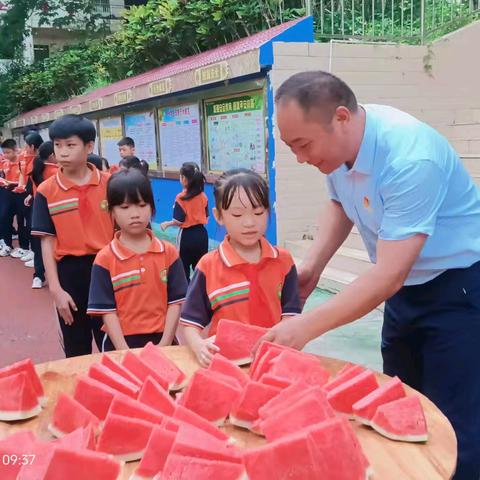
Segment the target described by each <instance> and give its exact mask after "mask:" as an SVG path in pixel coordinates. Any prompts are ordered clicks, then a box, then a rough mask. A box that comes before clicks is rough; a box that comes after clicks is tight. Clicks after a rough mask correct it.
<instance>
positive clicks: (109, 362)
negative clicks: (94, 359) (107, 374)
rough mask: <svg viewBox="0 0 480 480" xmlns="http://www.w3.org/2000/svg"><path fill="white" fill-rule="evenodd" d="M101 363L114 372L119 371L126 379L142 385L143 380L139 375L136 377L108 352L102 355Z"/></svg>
mask: <svg viewBox="0 0 480 480" xmlns="http://www.w3.org/2000/svg"><path fill="white" fill-rule="evenodd" d="M100 364H101V365H104V366H105V367H107V368H109V369H110V370H112V371H113V372H115V373H118V375H121V376H122V377H123V378H124V379H125V380H128V381H129V382H130V383H134V384H135V385H138V386H139V387H141V386H142V381H141V380H140V379H139V378H138V377H136V376H135V375H134V374H133V373H131V372H130V371H129V370H127V369H126V368H125V367H124V366H123V365H121V364H120V363H118V362H116V361H115V360H113V359H112V358H110V357H109V356H108V355H107V354H106V353H104V354H103V355H102V356H101V358H100Z"/></svg>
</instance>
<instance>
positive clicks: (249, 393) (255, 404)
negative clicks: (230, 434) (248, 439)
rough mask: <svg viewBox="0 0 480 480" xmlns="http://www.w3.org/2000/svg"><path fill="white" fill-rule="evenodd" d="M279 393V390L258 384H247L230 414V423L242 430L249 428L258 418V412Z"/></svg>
mask: <svg viewBox="0 0 480 480" xmlns="http://www.w3.org/2000/svg"><path fill="white" fill-rule="evenodd" d="M280 392H281V389H280V388H277V387H272V386H271V385H265V384H263V383H259V382H249V383H248V384H247V385H246V387H245V388H244V390H243V393H242V396H241V397H240V399H239V400H238V402H237V403H236V404H235V405H234V407H233V408H232V410H231V412H230V423H231V424H232V425H236V426H237V427H242V428H251V426H252V423H253V422H254V421H255V420H257V418H258V410H259V408H261V407H262V406H263V405H265V404H266V403H267V402H268V401H269V400H271V399H272V398H275V397H276V396H277V395H278V394H279V393H280Z"/></svg>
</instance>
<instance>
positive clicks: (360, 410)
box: [352, 377, 406, 425]
mask: <svg viewBox="0 0 480 480" xmlns="http://www.w3.org/2000/svg"><path fill="white" fill-rule="evenodd" d="M405 396H406V394H405V389H404V388H403V384H402V381H401V380H400V379H399V378H398V377H394V378H392V379H391V380H389V381H388V382H387V383H385V384H384V385H382V386H381V387H378V388H377V389H376V390H374V391H373V392H371V393H369V394H368V395H367V396H366V397H363V398H362V399H361V400H359V401H358V402H355V403H354V404H353V406H352V410H353V415H354V418H355V420H358V421H359V422H360V423H363V424H365V425H370V421H371V420H372V418H373V416H374V415H375V412H376V411H377V407H379V406H380V405H383V404H384V403H389V402H393V400H398V399H399V398H403V397H405Z"/></svg>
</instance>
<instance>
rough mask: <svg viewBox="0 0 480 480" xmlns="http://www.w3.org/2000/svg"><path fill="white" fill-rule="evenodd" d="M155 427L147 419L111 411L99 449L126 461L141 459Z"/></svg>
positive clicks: (99, 441)
mask: <svg viewBox="0 0 480 480" xmlns="http://www.w3.org/2000/svg"><path fill="white" fill-rule="evenodd" d="M154 427H155V425H154V424H153V423H150V422H146V421H145V420H139V419H138V418H131V417H124V416H122V415H115V414H113V413H109V414H108V415H107V418H106V419H105V425H104V426H103V429H102V433H101V434H100V436H99V437H98V443H97V450H98V451H99V452H104V453H110V454H111V455H115V457H116V458H117V459H118V460H123V461H125V462H133V461H135V460H139V459H140V458H142V456H143V452H144V451H145V448H146V447H147V443H148V439H149V438H150V435H151V433H152V430H153V428H154Z"/></svg>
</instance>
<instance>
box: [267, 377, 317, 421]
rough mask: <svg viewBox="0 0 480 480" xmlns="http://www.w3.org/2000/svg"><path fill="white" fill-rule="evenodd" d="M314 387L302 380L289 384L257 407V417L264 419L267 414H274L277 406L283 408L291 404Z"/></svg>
mask: <svg viewBox="0 0 480 480" xmlns="http://www.w3.org/2000/svg"><path fill="white" fill-rule="evenodd" d="M315 388H316V387H310V386H308V385H307V384H306V383H305V382H303V381H299V382H296V383H293V384H291V385H290V386H289V387H287V388H285V389H284V390H282V391H281V392H280V393H279V394H278V395H277V396H276V397H274V398H272V399H271V400H269V401H268V402H267V403H265V405H263V406H262V407H260V408H259V409H258V414H259V417H260V418H263V419H265V418H267V417H268V416H269V415H271V414H275V413H276V409H277V408H279V409H280V410H283V409H285V408H287V407H289V406H290V405H293V404H294V403H295V402H296V401H297V400H298V399H300V398H303V397H305V395H306V394H307V393H308V390H310V389H315Z"/></svg>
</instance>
